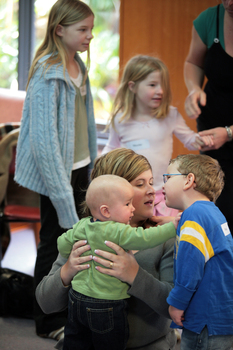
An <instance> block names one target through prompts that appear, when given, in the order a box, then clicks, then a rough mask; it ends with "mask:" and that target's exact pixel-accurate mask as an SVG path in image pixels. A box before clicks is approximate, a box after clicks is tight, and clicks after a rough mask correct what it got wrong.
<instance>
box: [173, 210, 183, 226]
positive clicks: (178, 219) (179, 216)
mask: <svg viewBox="0 0 233 350" xmlns="http://www.w3.org/2000/svg"><path fill="white" fill-rule="evenodd" d="M181 215H182V212H180V213H178V214H177V215H176V216H175V217H174V219H173V220H172V222H173V224H174V226H175V228H176V229H177V226H178V224H179V221H180V218H181Z"/></svg>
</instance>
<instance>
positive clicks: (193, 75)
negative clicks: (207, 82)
mask: <svg viewBox="0 0 233 350" xmlns="http://www.w3.org/2000/svg"><path fill="white" fill-rule="evenodd" d="M206 52H207V46H206V45H205V44H204V43H203V42H202V40H201V38H200V37H199V35H198V33H197V31H196V29H195V28H194V26H193V28H192V39H191V44H190V48H189V53H188V56H187V58H186V61H185V64H184V80H185V84H186V86H187V89H188V92H189V95H188V96H187V98H186V100H185V111H186V113H187V115H188V116H189V117H190V118H192V119H196V118H198V116H199V115H200V113H201V110H200V107H199V106H198V103H200V104H201V105H202V106H204V105H205V104H206V94H205V92H204V91H203V90H202V85H203V82H204V70H203V66H204V60H205V55H206Z"/></svg>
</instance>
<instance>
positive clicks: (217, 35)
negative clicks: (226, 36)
mask: <svg viewBox="0 0 233 350" xmlns="http://www.w3.org/2000/svg"><path fill="white" fill-rule="evenodd" d="M219 6H220V4H218V6H217V26H216V38H217V39H219Z"/></svg>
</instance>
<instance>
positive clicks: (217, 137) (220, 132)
mask: <svg viewBox="0 0 233 350" xmlns="http://www.w3.org/2000/svg"><path fill="white" fill-rule="evenodd" d="M210 134H211V135H212V137H213V145H212V146H203V147H202V148H201V150H202V151H211V150H214V149H219V148H220V147H222V146H223V145H224V143H226V142H227V141H228V135H227V131H226V129H225V128H223V127H217V128H213V129H209V130H204V131H200V132H199V135H200V136H201V137H204V136H207V135H210Z"/></svg>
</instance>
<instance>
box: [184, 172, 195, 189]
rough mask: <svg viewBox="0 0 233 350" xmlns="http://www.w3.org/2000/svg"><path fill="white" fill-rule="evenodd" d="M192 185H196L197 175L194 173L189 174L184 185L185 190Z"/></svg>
mask: <svg viewBox="0 0 233 350" xmlns="http://www.w3.org/2000/svg"><path fill="white" fill-rule="evenodd" d="M191 187H193V188H195V187H196V182H195V175H194V174H193V173H189V174H188V175H187V177H186V181H185V185H184V190H188V189H190V188H191Z"/></svg>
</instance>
